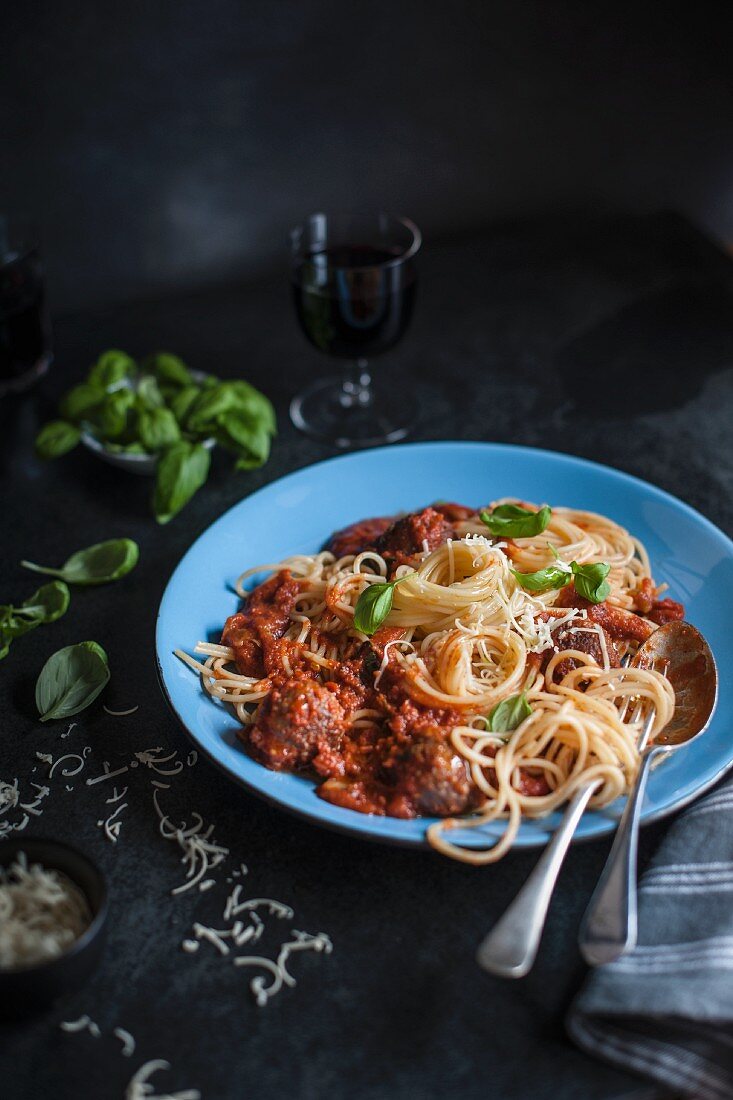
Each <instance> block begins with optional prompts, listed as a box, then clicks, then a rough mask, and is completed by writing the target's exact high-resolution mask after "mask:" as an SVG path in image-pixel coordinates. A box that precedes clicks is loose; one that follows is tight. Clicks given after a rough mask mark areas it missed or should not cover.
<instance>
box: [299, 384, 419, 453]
mask: <svg viewBox="0 0 733 1100" xmlns="http://www.w3.org/2000/svg"><path fill="white" fill-rule="evenodd" d="M405 405H406V401H405V395H404V392H403V391H402V390H401V389H400V387H399V386H396V385H395V386H393V387H392V388H391V389H390V388H388V387H386V386H384V385H380V384H379V383H378V382H374V381H373V382H372V383H371V385H370V387H369V401H368V402H367V403H365V404H362V403H360V402H359V401H358V400H356V399H353V398H352V399H351V400H349V399H348V398H347V397H346V395H345V394H344V386H343V379H342V378H324V379H321V380H320V381H319V382H314V383H313V385H312V386H308V387H307V389H305V390H302V391H301V393H299V394H297V395H296V396H295V397H294V398H293V400H292V401H291V402H290V419H291V420H292V422H293V424H294V425H295V427H296V428H298V430H299V431H301V432H305V434H306V435H309V436H311V437H312V438H313V439H319V440H321V441H323V442H325V443H331V444H332V445H333V446H334V447H344V448H346V447H377V446H379V445H380V444H382V443H396V442H397V440H399V439H404V438H405V436H406V435H407V434H408V433H409V431H410V429H411V428H412V426H413V425H414V422H415V417H414V415H410V414H409V412H406V410H405Z"/></svg>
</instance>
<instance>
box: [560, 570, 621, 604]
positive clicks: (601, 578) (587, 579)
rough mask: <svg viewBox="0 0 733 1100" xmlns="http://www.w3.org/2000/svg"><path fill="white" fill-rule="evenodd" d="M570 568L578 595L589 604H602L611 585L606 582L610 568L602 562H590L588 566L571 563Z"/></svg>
mask: <svg viewBox="0 0 733 1100" xmlns="http://www.w3.org/2000/svg"><path fill="white" fill-rule="evenodd" d="M570 568H571V569H572V571H573V577H574V579H575V591H576V592H577V593H578V595H579V596H583V597H584V599H586V600H590V602H591V603H603V601H604V600H605V599H606V597H607V596H608V595H609V593H610V591H611V585H610V584H609V583H608V581H607V580H606V577H607V576H608V574H609V573H610V572H611V566H610V565H607V564H606V562H603V561H596V562H591V564H590V565H578V563H577V561H571V563H570Z"/></svg>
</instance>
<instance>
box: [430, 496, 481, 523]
mask: <svg viewBox="0 0 733 1100" xmlns="http://www.w3.org/2000/svg"><path fill="white" fill-rule="evenodd" d="M433 508H434V509H435V511H436V512H440V514H441V516H444V517H445V519H447V520H449V522H450V523H461V521H464V520H467V519H470V518H471V516H475V515H476V509H475V508H468V507H467V506H466V505H465V504H455V503H454V502H453V501H451V500H441V501H437V502H436V503H435V504H434V505H433Z"/></svg>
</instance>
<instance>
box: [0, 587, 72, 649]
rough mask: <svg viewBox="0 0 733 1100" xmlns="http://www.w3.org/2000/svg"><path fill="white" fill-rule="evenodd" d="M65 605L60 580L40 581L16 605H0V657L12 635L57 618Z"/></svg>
mask: <svg viewBox="0 0 733 1100" xmlns="http://www.w3.org/2000/svg"><path fill="white" fill-rule="evenodd" d="M68 606H69V590H68V588H67V587H66V585H65V584H64V583H63V581H50V582H49V583H48V584H44V585H42V586H41V588H39V589H38V590H37V591H36V592H34V593H33V595H32V596H29V597H28V599H27V600H23V603H22V604H20V605H19V606H18V607H15V606H14V605H13V604H0V660H2V658H3V657H7V655H8V651H9V649H10V645H11V643H12V642H13V640H14V639H15V638H20V637H21V636H22V635H23V634H27V633H28V631H29V630H35V628H36V627H37V626H40V625H41V624H42V623H53V622H55V621H56V619H60V618H61V616H62V615H63V614H64V613H65V612H66V609H67V608H68Z"/></svg>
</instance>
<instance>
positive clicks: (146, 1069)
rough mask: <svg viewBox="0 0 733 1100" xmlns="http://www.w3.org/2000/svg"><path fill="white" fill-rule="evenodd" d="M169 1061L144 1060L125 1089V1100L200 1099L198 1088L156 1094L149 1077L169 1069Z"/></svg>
mask: <svg viewBox="0 0 733 1100" xmlns="http://www.w3.org/2000/svg"><path fill="white" fill-rule="evenodd" d="M170 1068H171V1065H170V1062H165V1061H163V1059H162V1058H153V1059H152V1060H151V1061H150V1062H145V1064H144V1065H142V1066H140V1069H139V1070H138V1071H137V1073H135V1074H134V1075H133V1077H132V1080H131V1081H130V1083H129V1085H128V1086H127V1089H126V1090H125V1100H201V1093H200V1092H199V1091H198V1089H184V1091H183V1092H167V1093H165V1094H159V1095H157V1096H156V1093H155V1088H154V1086H153V1085H151V1084H149V1079H150V1078H151V1077H152V1076H153V1074H154V1073H158V1072H159V1071H160V1070H162V1069H163V1070H165V1069H170Z"/></svg>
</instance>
